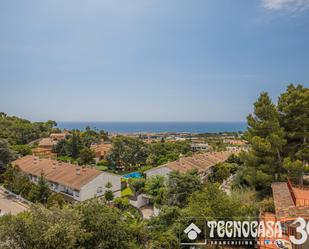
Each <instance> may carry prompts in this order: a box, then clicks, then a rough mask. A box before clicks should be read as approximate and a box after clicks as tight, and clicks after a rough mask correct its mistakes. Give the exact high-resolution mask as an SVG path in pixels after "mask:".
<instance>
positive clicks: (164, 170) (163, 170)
mask: <svg viewBox="0 0 309 249" xmlns="http://www.w3.org/2000/svg"><path fill="white" fill-rule="evenodd" d="M171 171H172V170H171V169H169V168H168V167H166V166H159V167H157V168H153V169H150V170H147V171H145V174H146V176H147V177H151V176H154V175H161V176H164V177H167V176H168V174H169V173H170V172H171Z"/></svg>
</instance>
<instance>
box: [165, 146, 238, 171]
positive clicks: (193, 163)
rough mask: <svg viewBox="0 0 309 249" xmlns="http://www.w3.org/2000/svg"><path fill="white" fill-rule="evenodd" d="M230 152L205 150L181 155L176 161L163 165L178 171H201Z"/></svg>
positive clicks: (221, 160)
mask: <svg viewBox="0 0 309 249" xmlns="http://www.w3.org/2000/svg"><path fill="white" fill-rule="evenodd" d="M231 154H232V153H231V152H229V151H223V152H205V153H201V154H196V155H194V156H191V157H182V158H180V159H179V160H177V161H174V162H170V163H167V164H166V165H165V166H166V167H168V168H169V169H171V170H178V171H180V172H187V171H188V170H192V169H196V170H198V171H199V172H203V171H207V170H208V169H209V168H210V167H212V166H214V165H216V164H217V163H220V162H224V161H226V160H227V159H228V157H229V156H230V155H231Z"/></svg>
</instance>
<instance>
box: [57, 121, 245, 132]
mask: <svg viewBox="0 0 309 249" xmlns="http://www.w3.org/2000/svg"><path fill="white" fill-rule="evenodd" d="M57 124H58V126H57V127H58V128H61V129H67V130H73V129H78V130H84V129H85V128H86V127H87V126H89V127H91V128H92V129H94V130H104V131H108V132H115V133H143V132H189V133H219V132H242V131H244V130H246V128H247V123H246V122H61V121H59V122H57Z"/></svg>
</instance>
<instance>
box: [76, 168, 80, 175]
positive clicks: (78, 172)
mask: <svg viewBox="0 0 309 249" xmlns="http://www.w3.org/2000/svg"><path fill="white" fill-rule="evenodd" d="M76 175H80V168H79V167H76Z"/></svg>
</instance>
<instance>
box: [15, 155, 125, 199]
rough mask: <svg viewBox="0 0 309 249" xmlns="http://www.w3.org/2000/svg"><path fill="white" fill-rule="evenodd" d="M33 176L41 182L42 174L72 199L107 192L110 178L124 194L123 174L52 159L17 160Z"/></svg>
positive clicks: (118, 192)
mask: <svg viewBox="0 0 309 249" xmlns="http://www.w3.org/2000/svg"><path fill="white" fill-rule="evenodd" d="M13 165H16V166H18V167H19V168H20V169H21V171H22V172H23V173H25V174H26V175H27V176H28V177H29V179H30V180H31V181H32V182H34V183H37V182H38V179H39V177H40V176H43V177H44V179H45V180H46V181H47V182H48V184H49V187H50V189H51V190H53V191H54V192H57V193H60V194H62V195H63V196H64V197H65V199H66V200H68V201H85V200H88V199H91V198H94V197H99V196H102V195H104V193H105V192H106V190H107V188H106V184H107V183H108V182H110V183H111V184H112V187H111V188H110V190H112V191H113V192H114V194H115V196H120V189H121V186H120V185H121V183H120V182H121V176H118V175H116V174H111V173H107V172H102V171H99V170H97V169H95V168H89V167H80V166H78V165H74V164H70V163H63V162H59V161H56V160H52V159H46V158H39V157H36V156H25V157H22V158H19V159H17V160H15V161H14V162H13Z"/></svg>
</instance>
